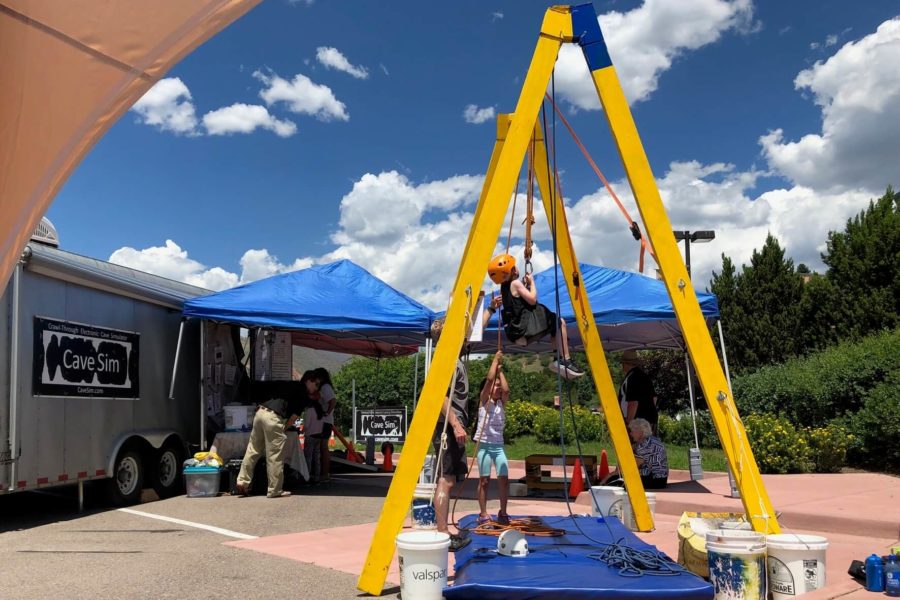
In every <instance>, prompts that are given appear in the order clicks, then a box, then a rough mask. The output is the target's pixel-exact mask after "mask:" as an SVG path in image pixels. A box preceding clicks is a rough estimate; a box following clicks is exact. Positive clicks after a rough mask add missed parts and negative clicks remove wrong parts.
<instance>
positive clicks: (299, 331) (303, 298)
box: [184, 260, 435, 356]
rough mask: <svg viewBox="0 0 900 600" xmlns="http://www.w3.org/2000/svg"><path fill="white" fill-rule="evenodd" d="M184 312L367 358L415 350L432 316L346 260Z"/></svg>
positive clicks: (194, 303) (222, 295) (197, 302)
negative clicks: (289, 334)
mask: <svg viewBox="0 0 900 600" xmlns="http://www.w3.org/2000/svg"><path fill="white" fill-rule="evenodd" d="M184 315H185V316H187V317H199V318H203V319H209V320H212V321H220V322H227V323H234V324H238V325H241V326H243V327H267V328H272V329H276V330H280V331H290V332H292V338H293V343H294V345H297V346H305V347H309V348H318V349H320V350H330V351H333V352H345V353H350V354H361V355H365V356H396V355H400V354H409V353H413V352H416V351H417V349H418V347H419V346H420V345H422V344H423V343H424V339H425V337H426V335H427V334H428V332H429V330H430V327H431V322H432V320H433V319H434V317H435V313H434V312H433V311H432V310H431V309H429V308H428V307H426V306H424V305H422V304H419V303H418V302H416V301H415V300H413V299H412V298H410V297H408V296H406V295H405V294H402V293H400V292H398V291H397V290H395V289H394V288H392V287H391V286H389V285H388V284H386V283H385V282H383V281H381V280H380V279H378V278H377V277H375V276H374V275H372V274H371V273H369V272H368V271H366V270H365V269H363V268H362V267H360V266H358V265H356V264H354V263H353V262H351V261H349V260H340V261H337V262H333V263H329V264H326V265H317V266H314V267H310V268H308V269H303V270H300V271H294V272H291V273H285V274H283V275H276V276H273V277H269V278H267V279H262V280H260V281H254V282H253V283H248V284H246V285H242V286H239V287H236V288H231V289H229V290H225V291H222V292H218V293H215V294H210V295H208V296H202V297H200V298H194V299H192V300H188V301H187V302H185V303H184Z"/></svg>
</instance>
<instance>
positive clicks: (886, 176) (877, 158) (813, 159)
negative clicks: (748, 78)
mask: <svg viewBox="0 0 900 600" xmlns="http://www.w3.org/2000/svg"><path fill="white" fill-rule="evenodd" d="M898 64H900V18H894V19H891V20H889V21H885V22H884V23H882V24H881V25H880V26H879V27H878V29H877V31H876V32H875V33H872V34H870V35H867V36H865V37H864V38H862V39H860V40H858V41H856V42H850V43H847V44H846V45H844V46H843V47H842V48H840V49H839V50H838V51H837V52H836V53H835V54H834V55H833V56H831V57H830V58H829V59H828V60H825V61H819V62H817V63H816V64H815V65H813V67H811V68H809V69H806V70H804V71H801V72H800V73H799V74H798V75H797V77H796V79H795V80H794V85H795V87H796V88H797V89H798V90H809V91H810V92H812V93H813V97H814V100H815V103H816V104H817V105H819V106H820V107H821V109H822V131H821V132H820V133H810V134H807V135H804V136H803V137H801V138H800V139H799V140H797V141H788V140H785V139H784V132H783V130H781V129H776V130H774V131H772V132H770V133H768V134H766V135H764V136H762V137H761V138H760V144H761V145H762V147H763V154H764V156H765V157H766V159H767V160H768V161H769V164H770V165H771V166H772V167H773V168H774V169H777V170H778V171H779V172H780V173H781V174H783V175H784V176H785V177H787V178H789V179H790V180H791V181H793V182H795V183H796V184H798V185H801V186H804V187H809V188H812V189H816V190H828V191H835V192H836V191H841V190H854V189H859V188H863V189H866V190H868V191H870V192H873V193H874V192H880V191H883V190H884V188H885V187H886V186H887V185H888V184H889V183H893V184H897V183H898V180H897V174H898V171H897V163H898V161H897V157H898V156H900V69H897V65H898Z"/></svg>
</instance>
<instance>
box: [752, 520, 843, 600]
mask: <svg viewBox="0 0 900 600" xmlns="http://www.w3.org/2000/svg"><path fill="white" fill-rule="evenodd" d="M766 545H767V546H768V554H769V559H768V574H769V591H770V592H772V598H773V600H793V598H794V596H799V595H800V594H805V593H806V592H811V591H813V590H817V589H819V588H821V587H825V553H826V551H827V550H828V540H827V539H825V538H824V537H822V536H818V535H797V534H793V533H780V534H778V535H770V536H768V537H767V538H766Z"/></svg>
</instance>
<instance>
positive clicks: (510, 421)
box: [503, 400, 556, 441]
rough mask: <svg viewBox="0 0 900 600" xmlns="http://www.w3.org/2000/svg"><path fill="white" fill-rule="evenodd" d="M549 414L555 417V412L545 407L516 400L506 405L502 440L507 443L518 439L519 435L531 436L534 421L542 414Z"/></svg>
mask: <svg viewBox="0 0 900 600" xmlns="http://www.w3.org/2000/svg"><path fill="white" fill-rule="evenodd" d="M547 412H549V413H551V414H553V416H556V411H555V410H553V409H550V408H547V407H545V406H540V405H537V404H533V403H531V402H524V401H521V400H516V401H513V402H507V403H506V426H505V427H504V430H503V434H504V438H505V439H506V440H507V441H509V440H512V439H515V438H517V437H519V436H520V435H525V434H529V435H530V434H531V433H533V432H534V428H535V420H536V419H537V417H538V415H540V414H542V413H547Z"/></svg>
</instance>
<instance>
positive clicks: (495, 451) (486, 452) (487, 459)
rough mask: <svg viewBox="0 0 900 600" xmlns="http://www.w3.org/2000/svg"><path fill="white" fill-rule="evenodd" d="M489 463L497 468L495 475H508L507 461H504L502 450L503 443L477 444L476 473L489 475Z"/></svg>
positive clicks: (484, 475) (504, 452) (481, 475)
mask: <svg viewBox="0 0 900 600" xmlns="http://www.w3.org/2000/svg"><path fill="white" fill-rule="evenodd" d="M491 463H493V465H494V468H495V469H496V470H497V477H509V463H507V462H506V451H504V450H503V444H488V443H485V442H482V443H481V444H479V445H478V475H479V476H480V477H490V476H491Z"/></svg>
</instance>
